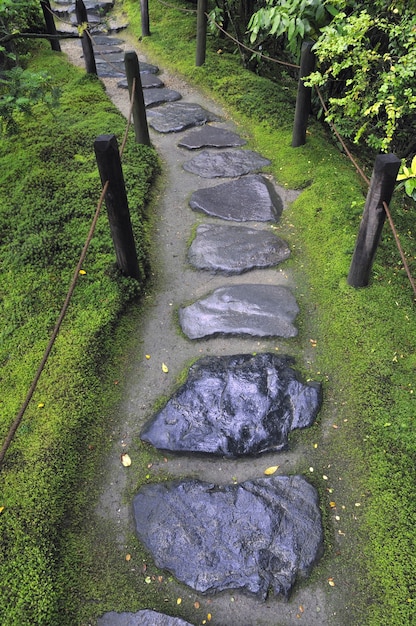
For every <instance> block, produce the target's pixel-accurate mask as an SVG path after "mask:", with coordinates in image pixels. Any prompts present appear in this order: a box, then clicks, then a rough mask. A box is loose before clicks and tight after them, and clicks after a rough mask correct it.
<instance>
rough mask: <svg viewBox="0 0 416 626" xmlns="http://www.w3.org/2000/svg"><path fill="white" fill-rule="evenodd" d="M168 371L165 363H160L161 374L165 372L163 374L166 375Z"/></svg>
mask: <svg viewBox="0 0 416 626" xmlns="http://www.w3.org/2000/svg"><path fill="white" fill-rule="evenodd" d="M168 371H169V368H168V366H167V365H166V364H165V363H162V372H165V374H167V373H168Z"/></svg>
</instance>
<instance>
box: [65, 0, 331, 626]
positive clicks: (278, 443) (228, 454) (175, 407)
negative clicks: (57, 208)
mask: <svg viewBox="0 0 416 626" xmlns="http://www.w3.org/2000/svg"><path fill="white" fill-rule="evenodd" d="M56 4H58V5H59V6H60V15H61V16H63V17H65V16H66V17H68V18H69V19H70V21H73V8H72V5H71V3H67V2H63V0H59V1H58V2H57V3H56ZM111 4H112V3H111V2H106V3H105V6H104V4H103V3H100V2H89V3H87V8H88V14H89V16H90V17H91V21H90V24H91V26H92V33H93V36H94V45H95V50H96V54H97V55H99V56H98V58H97V70H98V74H99V76H100V77H101V78H103V79H112V80H115V81H116V84H117V89H118V90H119V92H120V93H125V92H123V90H125V89H126V87H127V84H126V80H125V77H124V63H123V59H124V54H123V52H122V46H123V39H122V38H121V36H120V35H119V36H112V32H113V31H114V30H117V29H115V28H112V27H111V26H110V27H109V26H108V24H109V22H107V25H106V28H104V27H103V26H102V25H101V24H100V22H101V20H100V19H97V17H99V10H100V8H104V9H106V10H107V9H110V8H111ZM120 46H121V47H120ZM140 69H141V76H142V84H143V89H144V98H145V104H146V108H147V114H148V123H149V126H150V127H151V128H152V129H153V131H155V133H156V134H154V133H153V134H152V141H153V143H154V144H155V145H156V146H157V147H158V148H159V149H160V146H161V141H163V139H161V138H164V137H168V139H167V140H166V141H167V143H166V145H165V146H164V148H163V149H162V157H163V156H164V155H165V156H166V154H167V151H168V152H169V157H168V158H169V159H174V160H176V161H177V162H180V164H179V166H178V167H179V169H180V172H179V176H177V175H178V171H176V178H175V179H174V182H173V184H174V186H175V185H176V186H177V187H178V188H179V187H181V181H182V180H184V181H185V180H186V181H187V183H186V184H184V189H187V188H188V187H189V186H192V185H193V187H194V188H193V190H192V193H190V194H189V196H188V203H187V204H188V206H186V204H181V205H180V206H177V207H176V209H175V210H176V211H178V212H180V213H181V214H182V215H186V218H185V219H184V220H182V221H184V222H186V223H187V224H190V223H192V220H193V219H196V220H197V221H196V224H197V229H196V236H195V238H194V240H193V242H192V244H191V245H190V246H188V249H187V250H184V251H183V256H184V260H185V263H186V258H187V260H188V263H189V265H188V267H187V268H186V269H184V270H182V271H183V276H184V290H183V292H181V293H180V294H179V290H178V292H170V291H169V289H167V291H166V293H167V294H168V297H169V299H171V300H173V301H175V304H177V306H178V320H179V324H180V327H181V329H182V331H183V333H184V335H185V338H179V339H177V341H179V340H180V342H184V345H181V347H180V350H179V354H180V356H182V354H183V357H184V362H186V360H187V359H186V355H187V354H188V353H189V351H191V352H192V351H194V350H195V348H194V347H191V345H192V346H194V345H195V343H196V344H197V346H198V347H197V351H198V353H199V355H201V358H199V359H198V360H197V362H196V363H195V364H194V365H193V366H192V367H191V368H190V370H189V373H188V377H187V380H186V382H185V383H184V384H183V386H182V387H181V388H180V389H179V390H177V391H176V392H175V393H174V394H173V395H172V396H171V398H170V400H169V401H168V403H167V404H166V406H165V407H164V408H163V409H162V410H161V411H159V412H158V413H157V414H156V415H153V416H151V419H150V420H148V422H147V423H146V424H145V425H144V426H143V423H141V425H140V432H135V433H131V434H130V436H129V437H126V439H130V441H131V440H132V439H134V437H135V436H136V437H137V436H140V437H141V438H142V439H143V440H144V441H146V442H149V443H151V444H152V445H154V446H155V447H156V448H158V449H161V450H168V451H170V452H171V453H178V452H180V453H182V454H188V455H192V454H194V453H199V454H202V455H203V459H205V460H201V459H200V460H199V463H200V465H199V466H200V467H203V466H204V463H205V464H206V466H207V467H209V465H210V463H211V464H212V460H211V457H212V455H214V456H217V457H218V456H219V457H220V458H221V459H222V461H221V465H222V466H223V467H225V465H226V464H227V463H228V462H230V463H232V462H233V461H232V459H235V458H236V457H245V456H247V457H250V458H251V457H253V455H255V457H254V458H258V457H259V455H262V454H265V453H270V452H272V451H273V452H279V451H282V450H285V449H287V448H288V434H289V432H290V431H291V430H292V429H295V428H307V427H309V426H310V425H312V424H313V422H314V420H315V418H316V416H317V413H318V411H319V407H320V404H321V390H320V385H319V384H318V383H314V382H308V383H305V382H303V381H302V380H301V376H300V374H299V373H298V372H297V371H296V369H295V364H294V363H293V360H292V359H291V358H289V357H286V356H284V357H281V356H279V357H278V356H277V355H276V354H275V353H273V352H270V348H269V351H268V350H267V349H263V347H266V348H268V347H269V344H267V343H264V344H263V343H262V340H265V339H266V340H269V341H273V342H276V341H278V338H279V339H281V340H283V341H287V340H290V338H292V337H295V336H296V334H297V328H296V317H297V314H298V312H299V309H298V305H297V303H296V299H295V297H294V295H293V293H292V285H291V284H290V281H289V280H287V278H286V274H285V272H284V270H282V269H278V268H277V267H276V266H277V265H278V264H280V263H284V261H285V260H287V259H288V257H289V255H290V249H289V246H288V244H287V243H286V242H285V241H284V240H283V239H282V238H280V237H278V236H277V235H276V234H275V230H276V228H277V223H278V220H279V217H280V215H281V213H282V211H283V210H284V206H285V202H286V196H287V194H286V193H284V190H281V189H278V188H277V186H276V185H275V184H274V183H273V181H272V180H271V179H270V177H269V176H268V175H267V172H266V173H265V172H264V168H266V167H267V166H268V165H269V164H270V162H269V161H268V160H267V159H264V158H263V157H262V155H259V154H257V153H255V152H253V151H252V150H250V149H247V148H243V147H242V146H244V144H245V143H246V142H245V139H244V138H242V137H240V136H239V134H238V133H236V132H235V130H234V129H233V128H232V127H231V126H232V125H231V123H228V122H227V123H226V122H224V120H223V119H222V117H221V115H219V114H218V113H217V112H215V111H210V110H208V108H205V107H204V106H201V104H199V103H198V102H192V101H185V100H182V95H181V93H180V92H179V91H177V90H176V89H171V88H169V87H166V86H165V83H164V81H163V79H160V78H159V76H158V73H159V69H158V68H157V67H156V66H154V65H151V64H148V63H146V62H145V61H141V62H140ZM107 86H108V85H107ZM113 87H114V84H113ZM200 127H202V128H200ZM163 150H164V151H165V152H163ZM168 175H169V174H168ZM218 178H220V179H226V180H225V181H222V182H218V180H217V179H218ZM192 181H193V182H192ZM202 214H203V215H204V219H206V221H204V222H203V223H201V221H200V219H199V218H200V216H201V215H202ZM164 219H165V217H164V216H162V217H161V220H162V222H163V220H164ZM180 222H181V218H179V223H176V224H175V227H176V228H181V227H180V226H179V225H178V224H180ZM232 222H234V223H236V222H237V223H238V222H240V223H242V222H244V223H245V222H248V223H249V224H248V225H244V226H243V225H235V224H233V225H232V224H230V223H232ZM271 226H273V229H272V228H271ZM161 227H162V225H161ZM168 232H169V226H168ZM176 234H177V235H179V234H180V233H179V231H177V232H176ZM165 243H166V248H167V251H168V250H169V245H171V244H172V242H170V241H168V240H167V241H166V242H165ZM174 256H177V255H174ZM172 260H173V259H172ZM191 266H192V267H191ZM174 271H176V273H178V272H177V269H176V270H174ZM189 276H191V278H189ZM186 277H187V278H186ZM176 278H177V276H176ZM185 278H186V279H185ZM166 280H167V281H169V277H166ZM179 280H180V276H179ZM195 285H197V289H195ZM187 290H188V291H187ZM177 296H179V297H181V301H180V302H178V301H177V300H176V298H177ZM171 305H173V302H169V306H168V307H167V308H166V307H165V312H164V317H159V316H157V319H155V320H153V322H152V323H158V324H159V325H160V327H161V328H162V327H163V326H164V325H165V324H166V325H172V324H173V325H174V324H175V323H176V322H175V318H174V308H173V306H171ZM169 307H170V308H169ZM166 316H169V319H168V318H167V317H166ZM202 338H205V341H204V343H200V344H198V340H199V339H202ZM206 338H208V339H206ZM162 341H163V339H162ZM219 341H220V342H221V343H219ZM253 341H254V342H255V343H253ZM219 346H220V349H219V352H221V354H217V355H215V356H212V355H209V353H210V352H214V354H215V349H216V347H219ZM253 346H256V348H257V349H256V352H257V354H256V353H253V352H254V351H253ZM236 347H238V350H235V348H236ZM244 347H245V348H246V351H244V350H241V348H244ZM275 349H277V348H275ZM149 352H153V353H154V352H155V350H153V351H151V350H149ZM204 354H205V356H204ZM165 360H167V359H165ZM138 375H139V376H140V371H139V372H138ZM155 385H156V386H157V381H155ZM160 393H162V391H161V392H160ZM128 402H129V403H130V404H134V403H135V402H136V406H132V407H130V409H129V410H130V411H131V412H134V411H136V412H137V413H140V410H139V409H143V408H145V405H143V404H142V402H143V394H140V396H139V397H136V398H135V399H133V398H131V399H129V400H128ZM139 404H141V407H139ZM137 421H138V423H140V419H138V420H137ZM123 445H127V444H126V443H123ZM177 458H181V457H177ZM189 458H190V463H192V456H190V457H189ZM224 459H229V461H227V460H225V461H224ZM264 464H265V465H266V466H267V465H270V459H269V458H268V459H267V462H266V461H264ZM178 465H179V467H180V466H181V463H180V462H179V463H178ZM276 465H277V463H276ZM257 467H258V465H256V464H254V463H253V470H252V471H253V475H252V476H250V478H249V479H247V480H244V481H241V482H238V483H235V482H234V481H233V484H224V483H221V484H220V483H218V482H211V481H209V478H208V482H207V480H206V479H207V477H208V474H206V473H205V472H204V471H203V472H202V475H203V476H204V478H205V480H200V479H199V478H195V477H192V478H189V479H186V480H183V479H181V480H175V481H172V482H168V483H166V482H165V483H162V484H157V483H155V484H150V485H147V486H146V487H144V488H142V489H141V490H140V491H139V493H138V494H137V495H136V497H135V499H134V502H133V510H134V519H135V527H136V533H137V537H138V539H139V540H140V541H141V542H143V544H144V545H145V546H146V547H147V549H148V550H149V551H150V552H151V554H152V555H153V558H154V561H155V563H156V565H158V566H159V567H161V568H164V569H166V570H168V571H170V572H172V573H173V574H174V575H175V577H176V578H177V579H178V580H179V581H182V582H184V583H185V584H186V585H188V587H189V588H191V589H193V590H195V591H196V592H202V593H209V594H213V593H215V592H218V591H224V590H231V591H233V592H236V591H239V590H245V591H247V592H248V593H249V594H251V595H252V596H253V597H254V598H255V601H256V602H258V603H261V602H264V600H265V599H266V598H268V595H269V592H270V591H272V592H273V594H274V596H279V595H280V596H281V597H283V598H287V597H288V596H289V595H290V593H291V591H292V588H293V586H294V585H295V584H296V582H297V580H298V579H299V578H300V577H305V576H308V575H309V573H310V571H311V569H312V568H313V565H314V564H315V563H316V562H317V560H318V559H319V558H320V556H321V554H322V549H323V531H322V523H321V516H320V510H319V503H318V497H317V493H316V491H315V489H314V488H313V487H312V486H311V485H310V484H309V483H308V482H307V481H306V480H305V479H304V478H303V477H301V476H296V475H288V476H285V475H282V474H276V475H272V476H267V477H265V476H262V477H261V478H259V477H258V470H257ZM220 469H221V468H220ZM256 471H257V474H256ZM116 484H117V481H116ZM119 497H121V496H119ZM322 617H323V616H322ZM226 619H227V621H222V622H221V620H219V621H217V623H222V624H224V625H225V624H227V626H233V625H234V624H235V625H237V624H240V625H241V624H243V622H242V621H241V616H239V617H238V616H236V617H234V618H229V617H228V618H226ZM251 619H253V620H254V616H253V618H250V617H249V616H247V615H246V621H245V622H244V623H245V624H247V625H248V624H251V623H254V622H252V621H251ZM256 619H257V616H256ZM272 620H274V618H272ZM187 623H188V622H184V621H183V620H180V619H175V618H172V617H169V616H164V615H163V614H160V613H155V612H153V611H150V610H146V611H140V612H139V613H137V614H132V613H128V612H126V613H120V614H116V613H114V612H111V613H107V614H105V615H103V616H101V617H100V618H99V619H98V624H99V626H107V625H109V624H114V625H119V626H128V625H130V624H160V625H162V624H163V625H168V626H170V625H172V626H173V625H174V624H178V625H180V624H187ZM256 623H261V624H269V625H271V624H274V623H275V622H274V621H269V622H267V620H266V621H258V622H257V621H256ZM285 623H289V622H285ZM308 623H309V624H310V625H312V624H315V623H316V624H318V623H319V624H321V623H324V622H323V621H320V619H319V618H318V621H316V619H315V617H314V618H313V619H310V621H309V622H308Z"/></svg>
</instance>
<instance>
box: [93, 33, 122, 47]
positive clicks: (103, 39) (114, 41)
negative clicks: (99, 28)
mask: <svg viewBox="0 0 416 626" xmlns="http://www.w3.org/2000/svg"><path fill="white" fill-rule="evenodd" d="M122 43H124V39H119V38H118V37H109V36H108V35H95V36H94V38H93V45H98V46H119V45H120V44H122Z"/></svg>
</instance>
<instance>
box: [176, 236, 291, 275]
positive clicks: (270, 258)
mask: <svg viewBox="0 0 416 626" xmlns="http://www.w3.org/2000/svg"><path fill="white" fill-rule="evenodd" d="M289 256H290V249H289V246H288V244H287V243H286V242H285V241H283V239H280V237H276V235H274V234H273V233H271V232H268V231H266V230H256V229H254V228H248V227H246V226H225V225H224V226H223V225H216V224H201V225H200V226H198V228H197V231H196V237H195V239H194V240H193V242H192V244H191V246H190V248H189V251H188V260H189V262H190V264H191V265H193V266H194V267H196V268H197V269H199V270H210V271H212V272H222V273H224V274H241V273H242V272H247V271H249V270H252V269H255V268H263V267H271V266H273V265H277V264H278V263H281V262H282V261H285V260H286V259H287V258H289Z"/></svg>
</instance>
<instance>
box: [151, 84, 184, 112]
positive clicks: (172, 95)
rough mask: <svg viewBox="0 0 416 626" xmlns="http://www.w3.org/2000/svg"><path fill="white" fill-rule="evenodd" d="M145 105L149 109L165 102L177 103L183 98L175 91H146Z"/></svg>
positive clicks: (164, 89)
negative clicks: (176, 101)
mask: <svg viewBox="0 0 416 626" xmlns="http://www.w3.org/2000/svg"><path fill="white" fill-rule="evenodd" d="M143 97H144V104H145V106H146V107H147V108H150V107H156V106H158V105H160V104H164V103H165V102H175V100H180V99H181V98H182V96H181V94H180V93H179V92H178V91H175V90H174V89H166V88H164V87H157V88H155V89H151V88H150V89H145V90H144V91H143Z"/></svg>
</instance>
